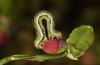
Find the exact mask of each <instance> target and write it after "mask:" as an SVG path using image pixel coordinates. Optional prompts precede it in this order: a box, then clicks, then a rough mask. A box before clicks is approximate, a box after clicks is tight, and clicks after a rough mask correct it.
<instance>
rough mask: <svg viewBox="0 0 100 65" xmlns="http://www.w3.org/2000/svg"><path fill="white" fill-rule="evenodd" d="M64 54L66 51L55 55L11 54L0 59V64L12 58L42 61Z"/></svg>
mask: <svg viewBox="0 0 100 65" xmlns="http://www.w3.org/2000/svg"><path fill="white" fill-rule="evenodd" d="M65 55H66V53H61V54H56V55H49V54H43V55H36V56H30V55H24V54H19V55H12V56H9V57H5V58H3V59H1V60H0V65H4V64H6V63H8V62H10V61H14V60H29V61H44V60H47V59H55V58H60V57H64V56H65Z"/></svg>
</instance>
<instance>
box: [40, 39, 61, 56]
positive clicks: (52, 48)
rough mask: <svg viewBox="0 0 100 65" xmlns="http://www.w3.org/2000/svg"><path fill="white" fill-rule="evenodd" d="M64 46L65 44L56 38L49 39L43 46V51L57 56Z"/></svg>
mask: <svg viewBox="0 0 100 65" xmlns="http://www.w3.org/2000/svg"><path fill="white" fill-rule="evenodd" d="M62 44H63V42H62V41H61V40H58V39H56V38H54V39H48V40H47V41H45V43H44V44H43V45H42V50H43V51H44V52H45V53H48V54H57V53H58V51H59V49H60V48H61V47H62V46H63V45H62Z"/></svg>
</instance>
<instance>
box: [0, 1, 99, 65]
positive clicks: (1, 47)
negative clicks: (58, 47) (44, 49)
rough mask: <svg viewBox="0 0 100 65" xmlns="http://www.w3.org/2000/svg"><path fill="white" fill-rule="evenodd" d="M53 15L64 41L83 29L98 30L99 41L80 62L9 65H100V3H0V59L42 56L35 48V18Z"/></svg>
mask: <svg viewBox="0 0 100 65" xmlns="http://www.w3.org/2000/svg"><path fill="white" fill-rule="evenodd" d="M41 10H47V11H49V12H51V13H52V15H53V16H54V21H55V24H56V26H55V28H56V30H58V31H61V32H62V34H63V40H66V38H68V36H69V34H70V33H71V31H72V30H73V29H74V28H75V27H78V26H80V25H91V26H93V28H94V33H95V40H94V43H93V45H92V46H90V48H89V49H88V50H87V51H86V53H85V55H83V56H81V57H80V58H79V59H80V60H79V61H72V60H70V59H68V58H66V57H64V58H59V59H53V60H46V61H43V62H37V61H23V60H20V61H12V62H9V63H7V64H5V65H100V23H99V22H100V0H0V59H2V58H3V57H6V56H9V55H13V54H30V55H31V54H32V55H36V54H40V52H39V51H38V50H37V49H35V48H34V44H33V41H34V39H35V36H36V33H35V29H34V26H33V22H32V20H33V17H34V15H35V14H36V13H37V12H39V11H41Z"/></svg>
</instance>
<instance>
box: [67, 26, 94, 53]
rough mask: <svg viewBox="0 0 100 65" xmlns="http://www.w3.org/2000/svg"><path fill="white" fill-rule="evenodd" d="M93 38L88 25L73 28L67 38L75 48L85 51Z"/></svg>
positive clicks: (91, 29)
mask: <svg viewBox="0 0 100 65" xmlns="http://www.w3.org/2000/svg"><path fill="white" fill-rule="evenodd" d="M93 40H94V33H93V28H92V27H91V26H88V25H82V26H80V27H78V28H75V29H74V30H73V31H72V33H71V34H70V36H69V38H68V39H67V43H69V44H71V45H72V46H73V47H74V48H75V49H77V50H80V51H85V50H86V49H87V48H88V47H89V46H90V45H91V44H92V43H93Z"/></svg>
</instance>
